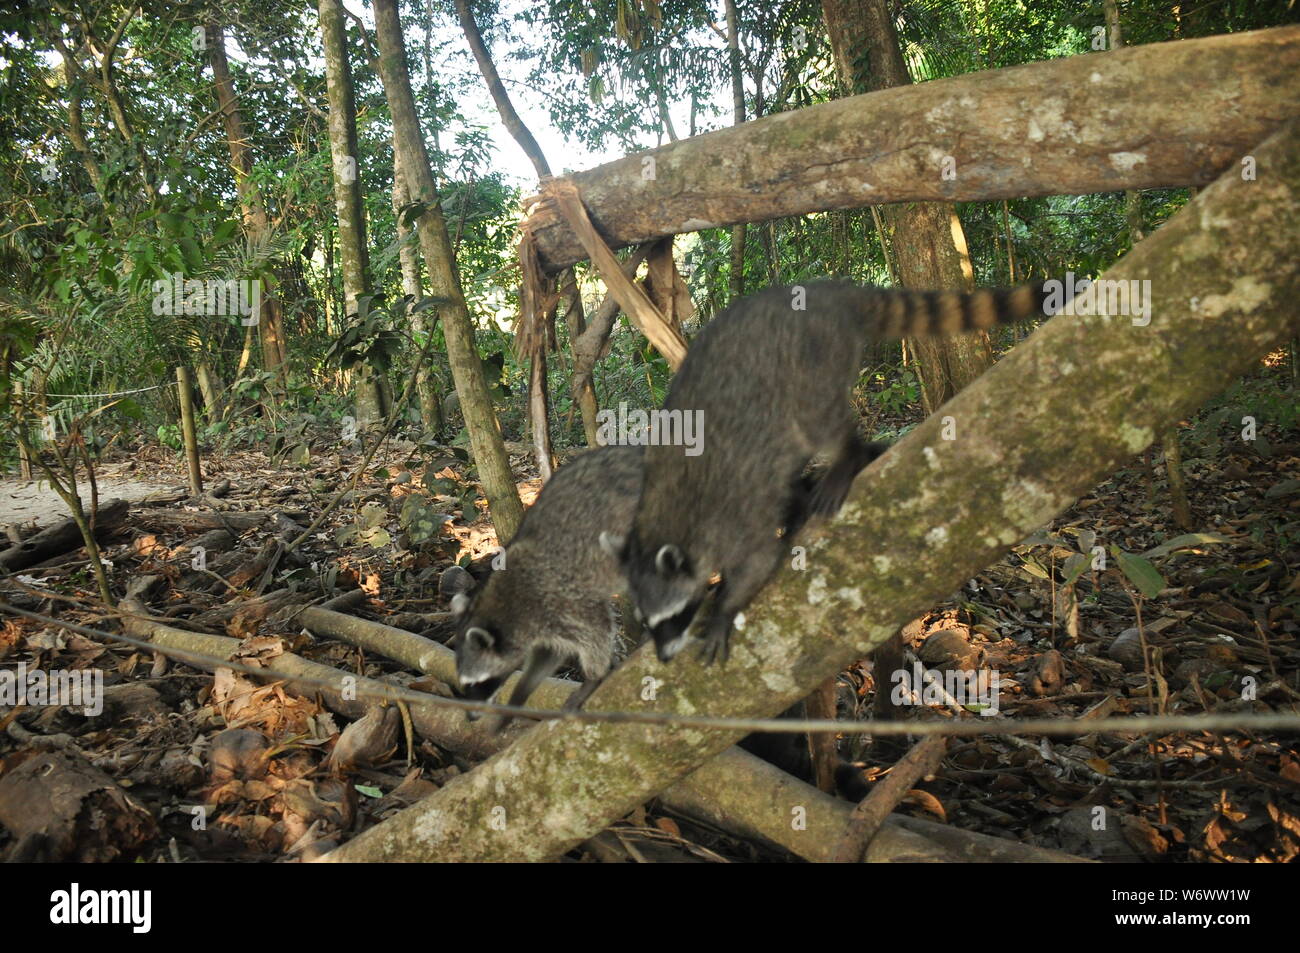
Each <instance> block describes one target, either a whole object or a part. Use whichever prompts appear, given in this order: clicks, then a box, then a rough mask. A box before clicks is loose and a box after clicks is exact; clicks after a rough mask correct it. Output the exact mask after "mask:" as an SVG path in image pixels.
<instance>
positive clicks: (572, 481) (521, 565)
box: [441, 447, 643, 727]
mask: <svg viewBox="0 0 1300 953" xmlns="http://www.w3.org/2000/svg"><path fill="white" fill-rule="evenodd" d="M642 456H643V452H642V448H640V447H601V448H598V449H595V450H590V451H587V452H585V453H583V454H581V455H580V456H578V457H576V458H575V459H574V460H572V461H571V462H570V463H567V464H565V465H564V466H563V467H561V468H560V469H558V470H557V471H556V472H555V475H554V476H553V477H551V479H550V481H549V482H548V483H547V484H546V486H545V487H544V488H543V489H542V492H541V494H539V496H538V497H537V500H536V502H534V503H533V505H532V506H531V507H529V509H528V511H527V512H526V513H525V514H524V519H523V521H522V522H521V523H520V526H519V531H518V532H517V533H516V534H515V537H514V539H512V540H511V541H510V544H509V545H508V546H507V547H506V551H505V567H504V568H503V569H501V570H498V571H494V572H490V573H488V574H487V576H486V578H480V579H475V578H474V577H473V576H472V575H471V574H470V573H467V572H465V571H464V570H460V569H458V567H452V568H451V569H449V570H447V571H446V572H445V573H444V574H443V580H442V582H441V588H442V590H443V592H444V594H445V595H448V596H454V595H456V594H457V593H463V594H464V595H466V596H468V597H469V599H470V602H469V605H468V607H466V608H465V609H464V611H463V612H461V613H460V616H459V618H458V619H457V634H456V636H455V638H454V645H455V648H456V663H457V672H458V674H459V675H460V676H461V678H462V685H461V690H462V694H464V695H466V696H468V697H474V698H478V699H486V698H489V697H491V696H492V695H493V694H494V693H495V692H496V690H497V689H498V688H499V687H500V686H501V684H502V683H503V682H504V681H505V679H506V678H508V677H509V675H510V674H511V673H512V672H514V671H515V670H517V669H523V671H524V676H523V677H522V678H521V679H520V680H519V684H518V685H517V686H516V687H515V690H514V692H513V693H512V694H511V697H510V704H512V705H522V704H523V703H524V702H526V701H527V700H528V696H529V695H531V694H532V692H533V691H534V690H535V689H536V688H537V686H538V685H540V684H541V682H542V681H543V680H544V679H545V678H547V677H548V676H550V675H552V674H553V673H554V672H555V671H556V670H557V669H558V668H559V667H560V666H561V665H563V664H565V663H566V662H569V663H574V662H576V664H577V667H578V668H579V669H580V670H581V671H582V675H583V679H584V682H583V686H582V688H581V689H579V690H578V691H577V692H575V693H574V695H573V696H572V697H571V698H570V700H569V706H570V707H572V708H577V707H579V706H580V705H581V704H582V703H583V701H585V700H586V698H587V697H588V696H589V695H590V694H591V693H592V692H593V691H595V689H596V686H597V685H599V684H600V681H601V680H602V679H603V678H604V677H605V676H606V675H607V674H608V673H609V670H610V667H611V665H612V663H613V656H614V647H615V638H616V636H617V633H618V632H619V631H620V627H619V626H618V624H617V615H616V614H615V610H614V607H613V604H612V602H611V599H612V597H613V596H614V595H616V594H618V593H621V592H622V591H623V589H624V577H623V574H622V573H621V572H620V570H619V567H618V564H617V562H616V561H615V560H614V559H612V558H611V557H610V556H609V554H608V553H606V552H605V551H604V550H602V549H601V547H600V544H599V537H600V534H601V533H602V532H616V533H624V532H626V531H627V528H628V527H629V526H630V525H631V522H632V510H633V507H634V506H635V505H636V500H637V498H638V495H639V493H640V490H641V476H642ZM486 672H490V673H491V675H490V677H488V678H485V679H484V680H476V681H474V682H472V683H471V684H468V685H466V684H464V681H463V680H464V678H465V677H466V675H467V674H468V675H470V676H471V677H474V678H476V679H477V678H478V677H480V676H483V675H484V673H486ZM501 727H504V724H503V725H501Z"/></svg>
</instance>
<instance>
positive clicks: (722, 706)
mask: <svg viewBox="0 0 1300 953" xmlns="http://www.w3.org/2000/svg"><path fill="white" fill-rule="evenodd" d="M1289 35H1292V36H1294V35H1296V34H1295V33H1291V34H1289ZM1118 56H1120V54H1112V55H1111V57H1108V59H1112V58H1115V57H1118ZM1252 68H1253V67H1252ZM1252 75H1253V74H1252ZM1298 125H1300V124H1297V123H1295V122H1291V123H1288V124H1287V125H1286V126H1285V127H1284V128H1283V129H1282V130H1280V131H1278V132H1277V133H1276V134H1274V135H1273V136H1271V137H1270V138H1269V139H1268V140H1267V141H1265V142H1263V143H1260V144H1259V145H1258V146H1257V147H1255V148H1253V149H1252V150H1251V153H1252V155H1253V156H1254V157H1255V158H1256V161H1257V164H1258V168H1259V169H1260V170H1261V174H1260V175H1259V177H1258V179H1257V180H1255V181H1243V179H1242V178H1241V176H1240V175H1239V174H1238V173H1237V172H1236V170H1235V169H1234V170H1233V171H1232V172H1229V173H1228V174H1226V175H1224V176H1223V177H1222V178H1221V179H1219V180H1218V181H1217V182H1215V183H1214V184H1213V185H1212V186H1210V187H1209V188H1207V189H1205V190H1204V191H1203V192H1201V193H1200V194H1199V195H1197V196H1196V198H1195V199H1193V200H1192V201H1191V202H1190V203H1189V204H1188V205H1187V207H1186V208H1184V209H1182V210H1181V211H1180V212H1178V213H1177V214H1176V215H1174V216H1173V217H1172V218H1171V219H1170V220H1169V221H1168V222H1167V223H1166V224H1165V225H1164V226H1163V227H1162V228H1160V229H1159V230H1158V231H1157V232H1155V233H1154V234H1153V235H1151V236H1150V237H1149V238H1147V239H1146V240H1145V241H1143V242H1142V243H1140V244H1139V245H1138V246H1137V247H1136V248H1134V249H1133V251H1132V252H1130V253H1129V254H1128V255H1127V256H1126V257H1125V258H1124V259H1123V260H1121V261H1120V262H1118V263H1117V264H1116V265H1115V266H1114V267H1113V268H1111V269H1109V270H1108V271H1107V272H1106V273H1105V274H1103V275H1102V276H1101V278H1102V279H1104V280H1105V281H1107V282H1123V283H1124V284H1123V285H1122V286H1121V285H1113V286H1111V287H1131V286H1129V285H1128V282H1130V281H1135V282H1138V283H1139V284H1138V288H1139V289H1141V288H1142V287H1143V284H1142V283H1143V282H1145V283H1146V285H1145V287H1146V288H1147V289H1157V290H1158V294H1157V296H1156V297H1155V299H1154V301H1152V300H1151V298H1149V297H1148V298H1147V299H1146V300H1147V305H1149V306H1150V310H1149V311H1146V312H1145V313H1142V309H1141V308H1140V307H1139V309H1138V310H1137V311H1135V312H1134V313H1133V314H1132V315H1128V314H1118V315H1117V314H1112V315H1108V316H1101V317H1087V318H1082V319H1081V318H1079V317H1075V316H1074V315H1072V314H1060V315H1058V316H1056V317H1054V318H1052V319H1051V320H1050V321H1048V322H1046V323H1045V324H1044V325H1043V326H1042V327H1041V328H1039V329H1038V330H1037V331H1036V332H1035V333H1034V334H1033V335H1032V336H1031V337H1030V338H1029V339H1028V340H1027V341H1025V342H1023V343H1021V344H1020V345H1019V346H1017V347H1016V348H1015V350H1014V351H1012V353H1011V354H1009V355H1008V356H1007V357H1005V358H1003V359H1002V360H1001V361H1000V362H999V363H998V364H996V365H995V366H994V367H993V368H992V369H991V370H990V371H989V372H988V373H986V374H984V375H983V376H982V377H980V378H979V379H978V380H977V381H975V382H974V383H973V384H971V385H970V386H969V387H967V388H966V389H965V390H963V391H962V392H961V393H960V394H958V395H957V396H956V397H955V398H953V399H952V400H951V401H949V402H948V403H947V404H946V405H944V407H943V408H942V409H941V411H940V412H938V413H936V414H935V415H934V416H932V417H930V418H929V419H928V420H927V421H925V422H923V423H922V424H920V425H919V426H918V427H916V428H915V429H914V430H912V431H911V432H910V433H908V434H907V436H905V437H904V438H903V439H902V440H900V441H899V442H898V443H897V444H896V445H895V446H894V447H893V448H891V450H890V452H889V453H887V454H885V455H884V456H882V457H881V458H880V459H879V460H877V461H876V462H875V463H874V464H872V466H871V467H869V468H868V470H867V471H866V472H865V473H864V474H863V478H862V479H859V480H858V481H857V482H856V483H855V484H854V487H853V492H852V493H851V495H850V497H849V499H848V501H847V503H846V504H845V506H844V508H843V509H842V510H841V512H840V514H839V516H838V517H837V518H836V519H835V520H834V521H832V522H831V523H830V524H829V526H827V527H825V528H823V529H821V530H820V531H819V532H810V533H808V534H807V539H806V540H805V539H800V541H799V542H800V545H801V547H802V548H803V550H804V553H803V555H804V556H805V557H806V563H805V565H806V566H807V568H806V569H803V570H802V571H795V570H786V571H783V572H782V573H781V574H780V575H779V576H778V577H777V579H776V580H774V582H773V583H772V584H771V585H769V586H768V587H767V588H766V589H765V590H764V592H763V593H762V594H761V595H760V596H759V598H758V599H757V600H756V601H755V603H754V604H753V606H751V607H750V608H749V609H748V610H747V611H746V613H745V615H746V617H747V620H748V621H747V622H746V623H745V626H744V630H743V631H741V632H738V633H737V634H736V635H735V636H734V637H733V638H732V643H733V648H732V652H731V657H730V661H729V662H728V663H727V665H726V666H725V667H721V666H714V667H711V668H704V667H702V666H699V665H692V664H690V660H688V659H681V660H678V662H677V663H676V664H674V665H672V666H664V665H662V664H660V663H659V662H658V661H657V660H656V658H655V655H654V652H653V651H647V650H646V648H645V647H644V646H643V647H642V649H640V650H638V651H637V652H635V653H633V654H632V656H631V657H630V658H628V659H627V661H625V662H624V663H623V665H622V666H621V667H620V668H619V669H618V670H617V671H615V672H614V673H613V675H611V676H610V677H609V678H608V679H607V680H606V681H605V682H604V683H603V684H602V685H601V687H600V688H599V689H598V690H597V691H596V692H595V694H594V695H593V696H592V697H591V699H590V700H589V701H588V703H587V708H588V709H589V710H593V711H599V710H607V711H638V710H647V709H649V710H653V711H658V712H667V713H685V714H691V715H716V716H722V715H727V716H735V717H742V718H743V717H771V716H773V715H775V714H776V713H778V712H780V711H782V710H784V709H785V708H787V707H789V706H790V705H791V704H792V703H793V702H795V701H797V700H798V699H800V698H802V697H805V696H806V695H807V694H808V693H810V692H811V691H812V690H813V689H814V688H815V687H816V686H817V685H818V684H820V683H821V682H822V681H824V680H825V679H827V678H829V677H831V676H832V675H833V674H835V673H836V672H838V671H840V670H841V669H843V668H844V666H845V665H847V664H849V663H850V662H852V661H854V660H856V659H860V658H862V657H863V656H865V655H867V654H869V653H870V651H871V650H872V649H873V648H874V647H875V646H876V645H878V644H880V643H881V642H884V641H885V640H886V639H888V638H889V637H890V636H891V635H892V634H893V633H894V632H896V631H898V629H899V628H900V627H901V626H903V625H904V624H905V623H906V622H908V621H909V620H910V619H913V618H915V617H916V616H917V615H919V614H920V613H922V612H924V611H927V610H928V609H929V608H931V607H932V606H933V605H934V604H935V603H936V602H938V601H940V600H942V599H943V598H944V597H945V596H946V595H947V594H948V593H950V592H952V591H953V590H954V589H956V588H958V587H959V586H961V585H963V584H964V583H965V582H966V581H967V580H968V579H970V578H971V577H972V576H974V575H975V574H976V573H978V572H979V571H980V570H982V569H983V568H984V567H985V566H987V565H989V564H990V563H992V562H995V561H996V560H998V559H1000V558H1002V557H1003V556H1004V555H1005V554H1006V553H1007V552H1008V551H1009V549H1010V548H1011V547H1012V546H1013V545H1015V544H1016V543H1017V542H1018V541H1020V540H1022V539H1024V538H1025V537H1026V536H1028V535H1029V534H1030V533H1031V532H1033V531H1034V530H1036V529H1038V528H1039V527H1041V526H1042V525H1043V524H1044V523H1045V522H1047V521H1048V520H1050V519H1051V518H1052V517H1053V516H1055V515H1056V514H1058V513H1060V512H1062V511H1064V510H1065V509H1066V508H1067V507H1069V506H1070V505H1071V503H1072V502H1073V501H1074V500H1075V499H1077V498H1078V497H1079V496H1080V495H1081V494H1083V493H1084V492H1086V491H1088V490H1089V489H1091V488H1092V487H1094V486H1095V485H1096V484H1097V483H1098V482H1100V481H1101V480H1103V479H1105V477H1106V476H1107V475H1108V474H1110V473H1112V472H1114V470H1115V469H1116V468H1118V467H1119V466H1121V465H1122V464H1124V463H1125V462H1126V461H1128V460H1131V459H1132V457H1133V456H1134V455H1135V454H1137V453H1140V452H1141V451H1142V450H1143V449H1145V448H1146V447H1147V446H1148V445H1149V444H1150V443H1151V442H1152V441H1153V440H1154V438H1155V436H1156V435H1157V434H1159V433H1161V432H1163V431H1164V430H1165V429H1167V428H1168V427H1169V426H1170V425H1171V424H1172V423H1173V422H1175V421H1177V420H1179V419H1181V418H1182V417H1184V416H1185V415H1187V414H1188V413H1190V412H1192V411H1194V410H1195V409H1196V408H1197V407H1199V406H1200V405H1201V404H1203V403H1204V402H1205V401H1206V400H1207V399H1209V398H1210V397H1212V396H1214V395H1215V394H1217V393H1219V392H1220V391H1222V390H1223V389H1225V388H1226V387H1227V386H1228V385H1229V384H1231V383H1232V382H1233V381H1235V380H1236V379H1237V378H1238V377H1239V376H1240V375H1241V374H1243V373H1245V372H1247V371H1248V370H1250V369H1251V368H1252V367H1254V366H1255V365H1256V364H1257V362H1258V360H1259V359H1260V358H1261V357H1262V356H1264V355H1266V354H1268V353H1269V352H1270V351H1271V350H1272V349H1273V348H1274V347H1276V346H1277V345H1278V344H1279V343H1280V342H1283V341H1285V340H1287V339H1288V337H1290V336H1291V335H1292V334H1294V333H1295V331H1296V330H1297V329H1298V328H1300V313H1298V312H1297V311H1296V308H1295V304H1294V303H1295V301H1296V300H1297V299H1300V267H1298V266H1297V262H1300V129H1298V128H1297V126H1298ZM1100 287H1105V286H1100ZM1026 395H1033V399H1032V401H1027V400H1026ZM950 426H955V428H956V431H955V433H956V436H957V439H945V431H946V429H947V428H948V427H950ZM760 686H761V688H759V687H760ZM647 687H653V689H654V690H653V691H647ZM739 735H740V732H739V731H737V730H720V729H719V730H705V729H701V728H698V727H692V726H660V725H654V726H651V725H638V724H631V723H615V722H604V723H592V722H577V721H552V722H547V723H545V724H541V725H538V726H536V727H535V728H533V729H532V730H531V731H529V732H528V733H527V734H526V735H525V736H524V737H523V738H521V739H520V740H519V741H517V742H515V743H514V744H513V745H511V746H510V747H509V748H508V749H506V750H505V751H502V752H501V753H500V754H498V755H496V756H495V757H493V758H491V759H490V760H488V761H487V762H485V763H483V764H481V765H479V766H477V767H476V768H475V769H474V770H473V771H471V772H469V773H467V774H464V775H461V776H460V777H457V778H455V779H454V780H453V781H451V782H450V783H449V784H447V785H446V786H445V787H443V788H441V789H440V790H439V791H438V792H437V793H435V794H432V795H430V796H429V797H427V798H425V799H424V800H422V801H421V802H420V803H418V804H416V805H414V806H412V807H410V808H407V809H406V810H405V811H402V812H401V813H399V814H397V815H396V816H394V817H393V818H391V819H389V820H387V821H385V822H383V823H382V824H379V825H377V826H376V827H373V828H371V829H369V830H367V831H365V832H363V833H362V834H360V835H358V836H357V837H356V838H355V839H354V840H352V841H350V842H348V843H347V844H344V845H343V846H342V847H340V848H338V849H337V850H335V851H333V852H332V853H331V854H330V855H329V857H328V858H327V859H330V860H336V861H348V860H360V859H365V860H381V859H382V860H405V861H411V860H437V861H445V862H451V861H501V860H548V859H552V858H554V857H557V856H559V855H561V854H563V853H564V852H565V851H568V850H570V849H572V848H573V847H574V846H575V845H577V844H580V843H582V842H583V841H585V840H586V839H588V838H589V837H591V836H592V835H593V834H595V833H596V832H598V831H600V830H602V829H604V828H605V827H607V826H608V825H609V824H610V822H611V821H613V820H614V819H616V818H618V817H622V816H623V815H624V814H626V813H627V811H629V810H631V809H632V808H633V807H635V806H636V805H638V804H642V803H644V802H645V801H646V800H647V799H648V798H650V797H652V796H653V795H654V794H656V793H657V792H659V791H662V790H664V789H666V788H668V787H670V786H671V785H672V784H674V783H675V782H677V781H678V780H679V779H681V778H682V777H684V776H685V775H687V774H688V773H690V772H691V771H693V770H695V769H697V768H698V767H699V766H700V765H701V764H703V763H704V762H706V761H707V760H708V759H709V758H711V757H713V756H715V755H716V754H718V753H719V752H720V751H722V750H723V749H725V748H727V747H728V746H729V745H731V744H733V743H734V742H735V741H736V740H737V738H738V737H739Z"/></svg>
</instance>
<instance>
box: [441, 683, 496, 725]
mask: <svg viewBox="0 0 1300 953" xmlns="http://www.w3.org/2000/svg"><path fill="white" fill-rule="evenodd" d="M504 681H505V679H504V678H485V679H484V680H483V681H481V682H476V683H475V684H473V685H467V686H466V687H465V688H463V689H462V688H460V687H458V686H453V688H452V691H453V692H454V693H455V695H456V697H457V698H463V699H465V700H466V701H472V702H485V701H487V700H488V699H489V698H491V697H492V696H493V694H495V693H496V690H497V689H498V688H500V687H501V683H502V682H504ZM484 714H485V712H481V711H467V712H465V716H466V717H467V718H468V719H469V720H470V721H478V720H479V719H480V718H482V717H483V715H484Z"/></svg>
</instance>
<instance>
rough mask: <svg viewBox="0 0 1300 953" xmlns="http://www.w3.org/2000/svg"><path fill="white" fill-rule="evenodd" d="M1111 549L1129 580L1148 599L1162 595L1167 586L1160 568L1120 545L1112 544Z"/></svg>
mask: <svg viewBox="0 0 1300 953" xmlns="http://www.w3.org/2000/svg"><path fill="white" fill-rule="evenodd" d="M1110 551H1111V553H1113V554H1114V556H1115V561H1116V562H1117V563H1119V568H1120V569H1121V570H1122V571H1123V573H1124V575H1126V576H1128V580H1129V582H1131V583H1133V585H1135V586H1137V588H1138V591H1139V592H1141V593H1142V595H1144V596H1146V597H1147V598H1148V599H1154V598H1155V597H1156V596H1158V595H1160V591H1161V590H1162V589H1164V588H1165V577H1164V576H1162V575H1160V570H1158V569H1156V567H1155V566H1153V565H1151V563H1150V562H1148V561H1147V560H1146V559H1144V558H1142V557H1141V556H1134V555H1133V554H1132V553H1126V552H1124V550H1122V549H1120V548H1119V547H1118V546H1112V547H1111V548H1110Z"/></svg>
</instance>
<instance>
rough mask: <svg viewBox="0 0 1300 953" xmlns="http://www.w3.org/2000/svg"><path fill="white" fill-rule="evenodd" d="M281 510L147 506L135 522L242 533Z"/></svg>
mask: <svg viewBox="0 0 1300 953" xmlns="http://www.w3.org/2000/svg"><path fill="white" fill-rule="evenodd" d="M280 515H281V514H280V513H279V511H277V510H249V511H247V512H221V513H215V512H214V513H186V512H184V511H182V510H145V511H143V512H140V513H137V514H136V518H135V521H134V522H135V525H137V526H139V527H140V528H141V529H147V530H149V531H150V532H155V533H162V532H174V533H182V534H185V535H193V534H195V533H202V532H206V531H207V530H212V529H224V530H229V531H230V532H232V533H234V534H236V535H239V534H241V533H246V532H247V531H248V530H250V529H256V528H257V527H259V526H262V525H264V524H265V523H266V522H267V521H268V520H273V519H275V518H276V517H277V516H280Z"/></svg>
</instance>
